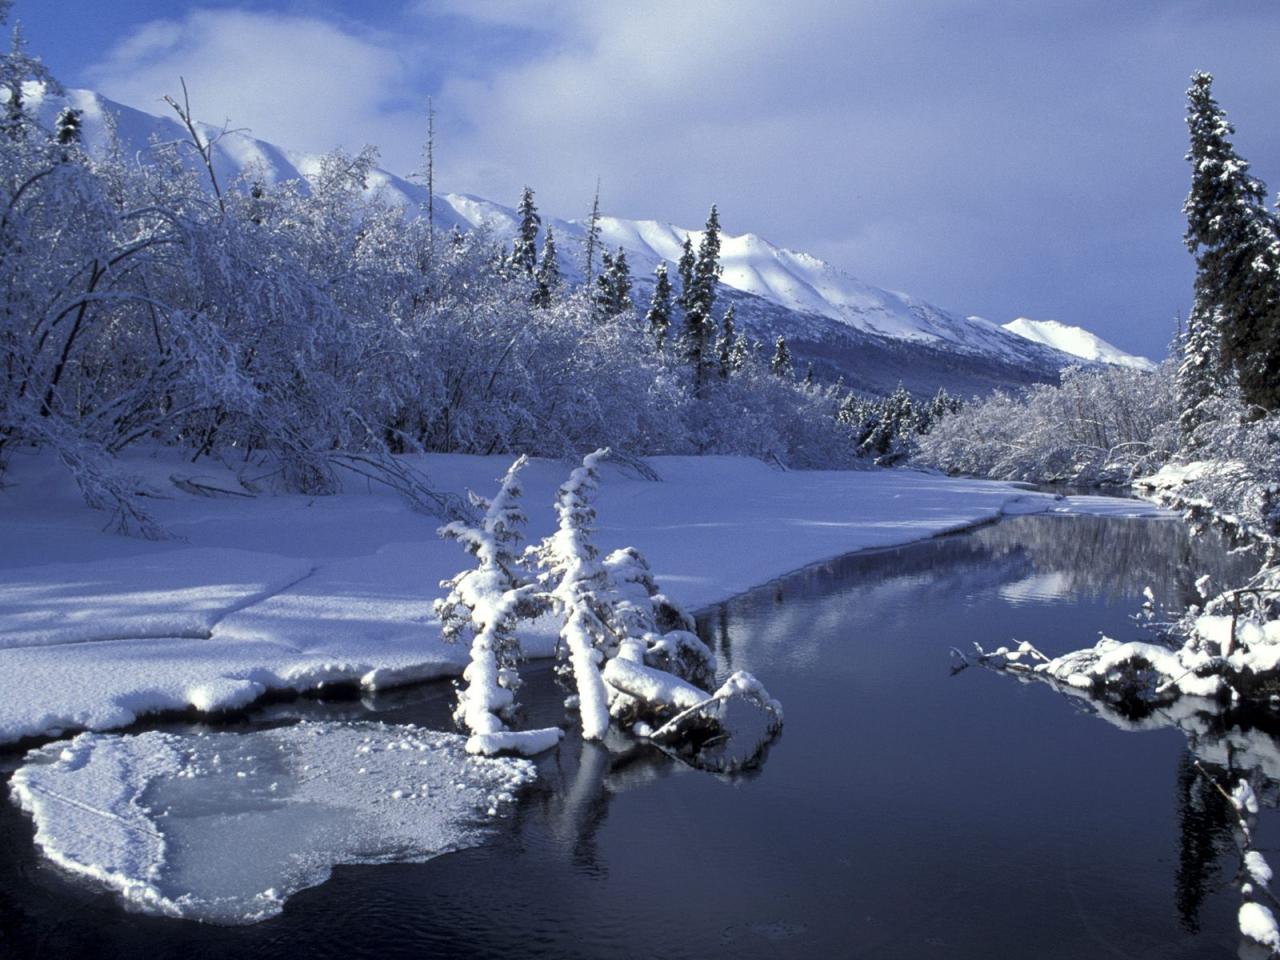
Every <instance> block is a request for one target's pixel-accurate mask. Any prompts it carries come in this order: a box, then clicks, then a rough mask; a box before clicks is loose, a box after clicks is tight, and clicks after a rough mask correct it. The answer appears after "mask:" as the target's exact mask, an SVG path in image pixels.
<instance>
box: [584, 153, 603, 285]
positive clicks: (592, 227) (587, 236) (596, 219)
mask: <svg viewBox="0 0 1280 960" xmlns="http://www.w3.org/2000/svg"><path fill="white" fill-rule="evenodd" d="M599 245H600V179H599V178H598V177H597V178H596V193H595V197H594V198H593V199H592V201H591V216H589V217H587V229H586V230H584V231H583V234H582V257H583V260H584V261H586V262H585V263H584V265H583V268H582V276H583V277H584V278H585V280H586V285H587V289H588V290H590V289H591V281H592V280H594V279H595V272H596V247H597V246H599Z"/></svg>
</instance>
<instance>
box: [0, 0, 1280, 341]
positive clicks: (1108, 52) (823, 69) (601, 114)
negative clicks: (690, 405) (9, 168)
mask: <svg viewBox="0 0 1280 960" xmlns="http://www.w3.org/2000/svg"><path fill="white" fill-rule="evenodd" d="M13 17H14V18H16V19H19V20H21V21H22V22H23V25H24V29H25V32H26V34H27V37H28V39H29V41H30V45H31V48H32V50H33V52H35V53H38V54H40V55H41V56H43V57H44V59H45V61H46V63H48V64H49V66H50V67H51V68H52V69H53V71H54V73H55V74H56V75H57V76H58V77H59V78H60V79H62V81H63V82H64V83H66V84H68V85H71V86H90V87H93V88H95V89H98V90H99V91H101V92H102V93H104V94H106V95H107V96H111V97H114V98H115V99H118V100H121V101H123V102H126V103H129V104H131V105H133V106H138V107H142V108H143V109H152V110H155V109H158V102H159V98H160V96H161V95H162V94H164V93H166V92H170V91H173V90H175V89H176V88H177V83H178V79H177V78H178V75H179V74H182V75H184V76H185V77H186V80H187V83H188V86H189V88H190V90H191V94H192V100H193V105H194V106H195V108H196V110H197V112H198V114H199V115H201V116H202V117H203V118H204V119H207V120H210V121H215V122H216V121H221V120H223V119H229V120H230V121H231V122H232V124H233V125H234V126H241V127H248V128H250V129H251V130H252V132H253V133H254V134H255V135H257V136H259V137H262V138H263V139H266V140H272V141H274V142H277V143H279V144H281V145H283V146H286V147H292V148H296V149H302V150H325V149H328V148H330V147H333V146H335V145H337V144H339V143H341V144H343V145H345V146H347V147H348V148H358V147H359V146H361V145H362V144H364V143H366V142H371V143H375V144H377V145H378V146H379V147H380V148H381V150H382V156H383V164H384V166H386V167H388V168H389V169H391V170H393V171H395V172H398V173H405V172H408V171H409V170H411V169H413V168H414V166H415V164H417V162H418V157H419V155H420V151H421V142H422V134H423V129H424V127H425V119H424V115H425V101H426V98H427V96H428V95H430V96H433V97H434V98H435V103H436V108H437V114H438V120H437V127H438V130H439V137H438V144H437V158H438V179H439V182H440V184H441V187H442V188H443V189H445V190H453V191H458V192H468V193H478V194H481V195H483V196H487V197H490V198H492V199H495V200H499V201H503V202H507V203H514V202H515V200H516V199H517V198H518V196H519V190H520V187H521V186H522V185H523V184H525V183H528V184H530V185H531V186H533V187H534V188H535V189H536V190H537V191H538V198H539V201H540V203H541V205H542V207H543V209H544V210H547V211H549V212H551V213H553V214H555V215H558V216H566V217H573V216H581V215H583V214H585V213H586V211H587V209H588V208H589V206H590V201H591V192H592V189H593V187H594V185H595V181H596V177H597V176H599V177H600V178H601V180H602V183H603V187H602V205H603V207H604V208H605V210H606V212H608V213H611V214H616V215H618V216H625V217H636V218H646V217H652V218H655V219H660V220H670V221H674V222H675V223H677V224H680V225H684V226H691V227H692V226H698V225H700V223H701V221H702V220H703V218H704V217H705V214H706V209H707V207H708V205H709V204H710V203H711V202H712V201H715V202H717V203H718V204H719V205H720V210H721V217H722V220H723V223H724V225H725V229H727V230H729V231H730V232H743V231H748V230H749V231H753V232H756V233H760V234H762V235H764V236H765V237H767V238H768V239H770V240H772V241H773V242H775V243H778V244H781V245H784V246H788V247H792V248H796V249H800V250H806V251H809V252H811V253H815V254H817V255H818V256H821V257H823V258H825V259H827V260H830V261H831V262H832V263H834V264H836V265H837V266H840V267H842V268H844V269H846V270H848V271H849V272H850V273H852V274H854V275H855V276H858V277H860V278H861V279H863V280H866V281H868V282H871V283H875V284H878V285H881V286H886V287H890V288H894V289H899V290H905V291H908V292H910V293H913V294H916V295H918V296H922V297H925V298H926V299H929V300H932V301H933V302H935V303H937V304H939V305H941V306H943V307H947V308H949V309H953V310H959V311H964V312H967V313H977V314H980V315H982V316H985V317H987V318H989V319H992V320H996V321H999V322H1004V321H1007V320H1009V319H1012V318H1013V317H1014V316H1017V315H1025V316H1031V317H1034V318H1037V319H1059V320H1063V321H1065V322H1069V323H1077V324H1081V325H1083V326H1086V327H1089V328H1090V329H1093V330H1094V331H1096V332H1097V333H1099V334H1101V335H1102V336H1104V337H1106V338H1107V339H1109V340H1111V341H1112V342H1114V343H1116V344H1117V345H1119V346H1121V347H1123V348H1125V349H1128V350H1131V351H1135V352H1141V353H1146V354H1148V355H1151V356H1161V355H1163V352H1164V348H1165V345H1166V343H1167V341H1168V338H1169V334H1170V332H1171V330H1172V327H1173V322H1174V316H1175V314H1176V313H1177V312H1178V311H1182V312H1183V313H1184V314H1185V311H1186V307H1187V304H1188V302H1189V300H1190V285H1191V279H1192V263H1191V260H1190V257H1189V255H1188V254H1187V253H1186V252H1185V250H1184V248H1183V247H1182V244H1181V233H1182V229H1183V223H1182V215H1181V212H1180V206H1181V202H1182V199H1183V196H1184V195H1185V193H1186V185H1187V179H1188V172H1187V167H1186V163H1185V162H1184V161H1183V159H1182V156H1183V153H1184V152H1185V139H1186V136H1185V126H1184V123H1183V112H1184V101H1183V92H1184V90H1185V88H1186V86H1187V78H1188V76H1189V74H1190V73H1191V72H1192V70H1194V69H1197V68H1204V69H1208V70H1211V71H1213V72H1214V74H1215V75H1216V77H1217V84H1216V91H1217V95H1218V98H1219V100H1220V101H1221V102H1222V103H1223V104H1224V106H1226V108H1227V109H1228V112H1229V114H1230V116H1231V118H1232V120H1233V121H1234V122H1235V123H1236V125H1237V129H1238V136H1237V145H1238V146H1239V148H1240V150H1241V152H1242V153H1243V155H1244V156H1245V157H1246V158H1248V159H1249V160H1250V161H1251V162H1252V164H1253V172H1254V173H1255V174H1257V175H1258V176H1260V177H1261V178H1262V179H1264V180H1266V181H1268V182H1269V184H1271V185H1272V186H1273V187H1276V188H1280V129H1278V128H1277V125H1276V123H1275V97H1274V92H1275V91H1276V90H1280V57H1277V55H1276V51H1277V46H1278V42H1280V3H1276V2H1275V0H1251V2H1232V0H1203V2H1201V0H1188V2H1180V0H1179V2H1174V0H1163V2H1162V0H1142V2H1133V3H1117V2H1106V3H1104V2H1098V0H1073V2H1058V0H1033V2H1028V0H897V2H894V3H884V2H869V0H846V2H843V3H835V2H814V0H789V2H788V3H785V4H783V3H777V2H774V0H701V2H698V3H688V2H686V0H652V2H648V3H627V4H624V3H610V2H602V0H528V2H514V0H512V2H507V0H368V2H365V3H359V4H357V3H341V2H337V0H294V2H290V0H271V2H267V0H260V2H237V3H231V2H223V3H202V4H182V3H179V2H174V0H168V2H158V0H110V2H107V0H16V3H15V6H14V10H13Z"/></svg>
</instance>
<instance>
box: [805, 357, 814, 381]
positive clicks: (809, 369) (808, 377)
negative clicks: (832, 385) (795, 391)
mask: <svg viewBox="0 0 1280 960" xmlns="http://www.w3.org/2000/svg"><path fill="white" fill-rule="evenodd" d="M804 385H805V386H806V387H812V386H813V363H812V362H811V363H809V365H808V366H806V367H805V371H804Z"/></svg>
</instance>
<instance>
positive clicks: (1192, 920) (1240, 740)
mask: <svg viewBox="0 0 1280 960" xmlns="http://www.w3.org/2000/svg"><path fill="white" fill-rule="evenodd" d="M1013 676H1018V679H1019V680H1021V681H1022V682H1025V683H1035V682H1036V681H1035V680H1033V679H1030V678H1025V677H1022V676H1019V675H1016V674H1014V675H1013ZM1054 689H1056V690H1058V692H1059V693H1061V694H1062V695H1063V696H1064V698H1065V699H1067V700H1068V701H1070V702H1071V703H1072V705H1073V706H1074V707H1076V708H1077V709H1080V710H1082V711H1084V712H1086V713H1091V714H1093V715H1094V716H1096V717H1098V718H1099V719H1102V720H1105V721H1106V722H1108V723H1110V724H1111V725H1112V726H1114V727H1117V728H1119V729H1121V730H1125V731H1129V732H1144V731H1151V730H1160V729H1165V728H1172V729H1176V730H1178V731H1179V732H1180V733H1182V735H1183V736H1184V737H1186V741H1187V750H1186V752H1185V753H1183V755H1182V756H1181V758H1180V759H1179V761H1178V771H1177V778H1176V791H1177V793H1176V800H1177V810H1178V833H1179V845H1178V867H1177V870H1176V872H1175V875H1174V900H1175V904H1176V906H1177V910H1178V917H1179V919H1180V921H1181V923H1182V926H1183V928H1184V929H1186V930H1187V931H1189V932H1191V933H1195V932H1197V931H1198V930H1199V927H1200V919H1199V915H1200V908H1201V906H1202V905H1203V903H1204V900H1205V897H1206V896H1207V895H1208V894H1209V893H1210V892H1211V891H1212V889H1213V884H1214V881H1215V880H1217V879H1218V878H1219V877H1220V876H1221V868H1220V861H1221V860H1222V858H1223V857H1224V856H1225V855H1228V854H1232V855H1238V853H1239V847H1238V844H1237V842H1236V839H1235V833H1234V829H1235V824H1236V814H1235V812H1234V811H1233V810H1232V809H1231V807H1230V805H1229V804H1228V803H1227V801H1226V799H1225V798H1224V797H1223V795H1222V793H1220V792H1219V790H1218V789H1217V788H1216V787H1215V786H1214V784H1215V783H1216V784H1217V785H1218V787H1221V788H1222V789H1224V790H1227V791H1230V790H1231V789H1232V788H1233V787H1234V786H1235V785H1236V784H1237V783H1238V782H1239V781H1240V780H1247V781H1249V783H1250V784H1251V785H1252V787H1253V789H1254V792H1255V794H1256V795H1257V798H1258V801H1259V802H1260V803H1261V804H1262V805H1263V806H1265V807H1270V808H1272V809H1276V808H1278V807H1280V717H1277V716H1276V714H1274V713H1273V712H1271V711H1269V710H1266V709H1259V708H1258V707H1254V706H1243V707H1233V706H1230V705H1223V704H1219V703H1216V702H1214V701H1211V700H1203V699H1197V698H1193V697H1182V698H1180V699H1178V700H1176V701H1174V702H1173V703H1172V704H1165V705H1162V706H1152V705H1151V704H1149V703H1141V702H1137V701H1132V702H1127V703H1124V704H1117V703H1108V702H1105V701H1100V700H1095V699H1093V698H1092V697H1090V696H1089V695H1088V694H1087V693H1086V692H1084V691H1080V690H1073V689H1070V688H1066V687H1055V688H1054ZM1198 768H1199V769H1198ZM1201 771H1203V774H1202V772H1201ZM1206 776H1207V777H1208V778H1212V781H1213V782H1212V783H1211V782H1210V780H1209V779H1206ZM1237 879H1238V878H1237ZM1245 955H1249V956H1254V955H1258V956H1267V953H1266V951H1265V950H1264V951H1263V952H1262V953H1261V954H1258V953H1257V945H1256V944H1253V943H1252V942H1251V941H1248V940H1247V938H1246V939H1245V940H1244V941H1242V948H1241V956H1245Z"/></svg>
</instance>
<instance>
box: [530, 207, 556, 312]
mask: <svg viewBox="0 0 1280 960" xmlns="http://www.w3.org/2000/svg"><path fill="white" fill-rule="evenodd" d="M534 280H535V281H536V282H537V286H536V287H535V288H534V291H533V302H534V305H535V306H539V307H549V306H550V305H551V301H552V299H553V298H554V297H555V293H556V290H558V289H559V288H560V261H559V259H558V258H557V256H556V241H555V238H554V237H553V236H552V235H551V227H550V225H548V226H547V232H546V234H545V236H543V238H542V259H541V261H540V262H539V263H538V270H537V273H536V274H535V276H534Z"/></svg>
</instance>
